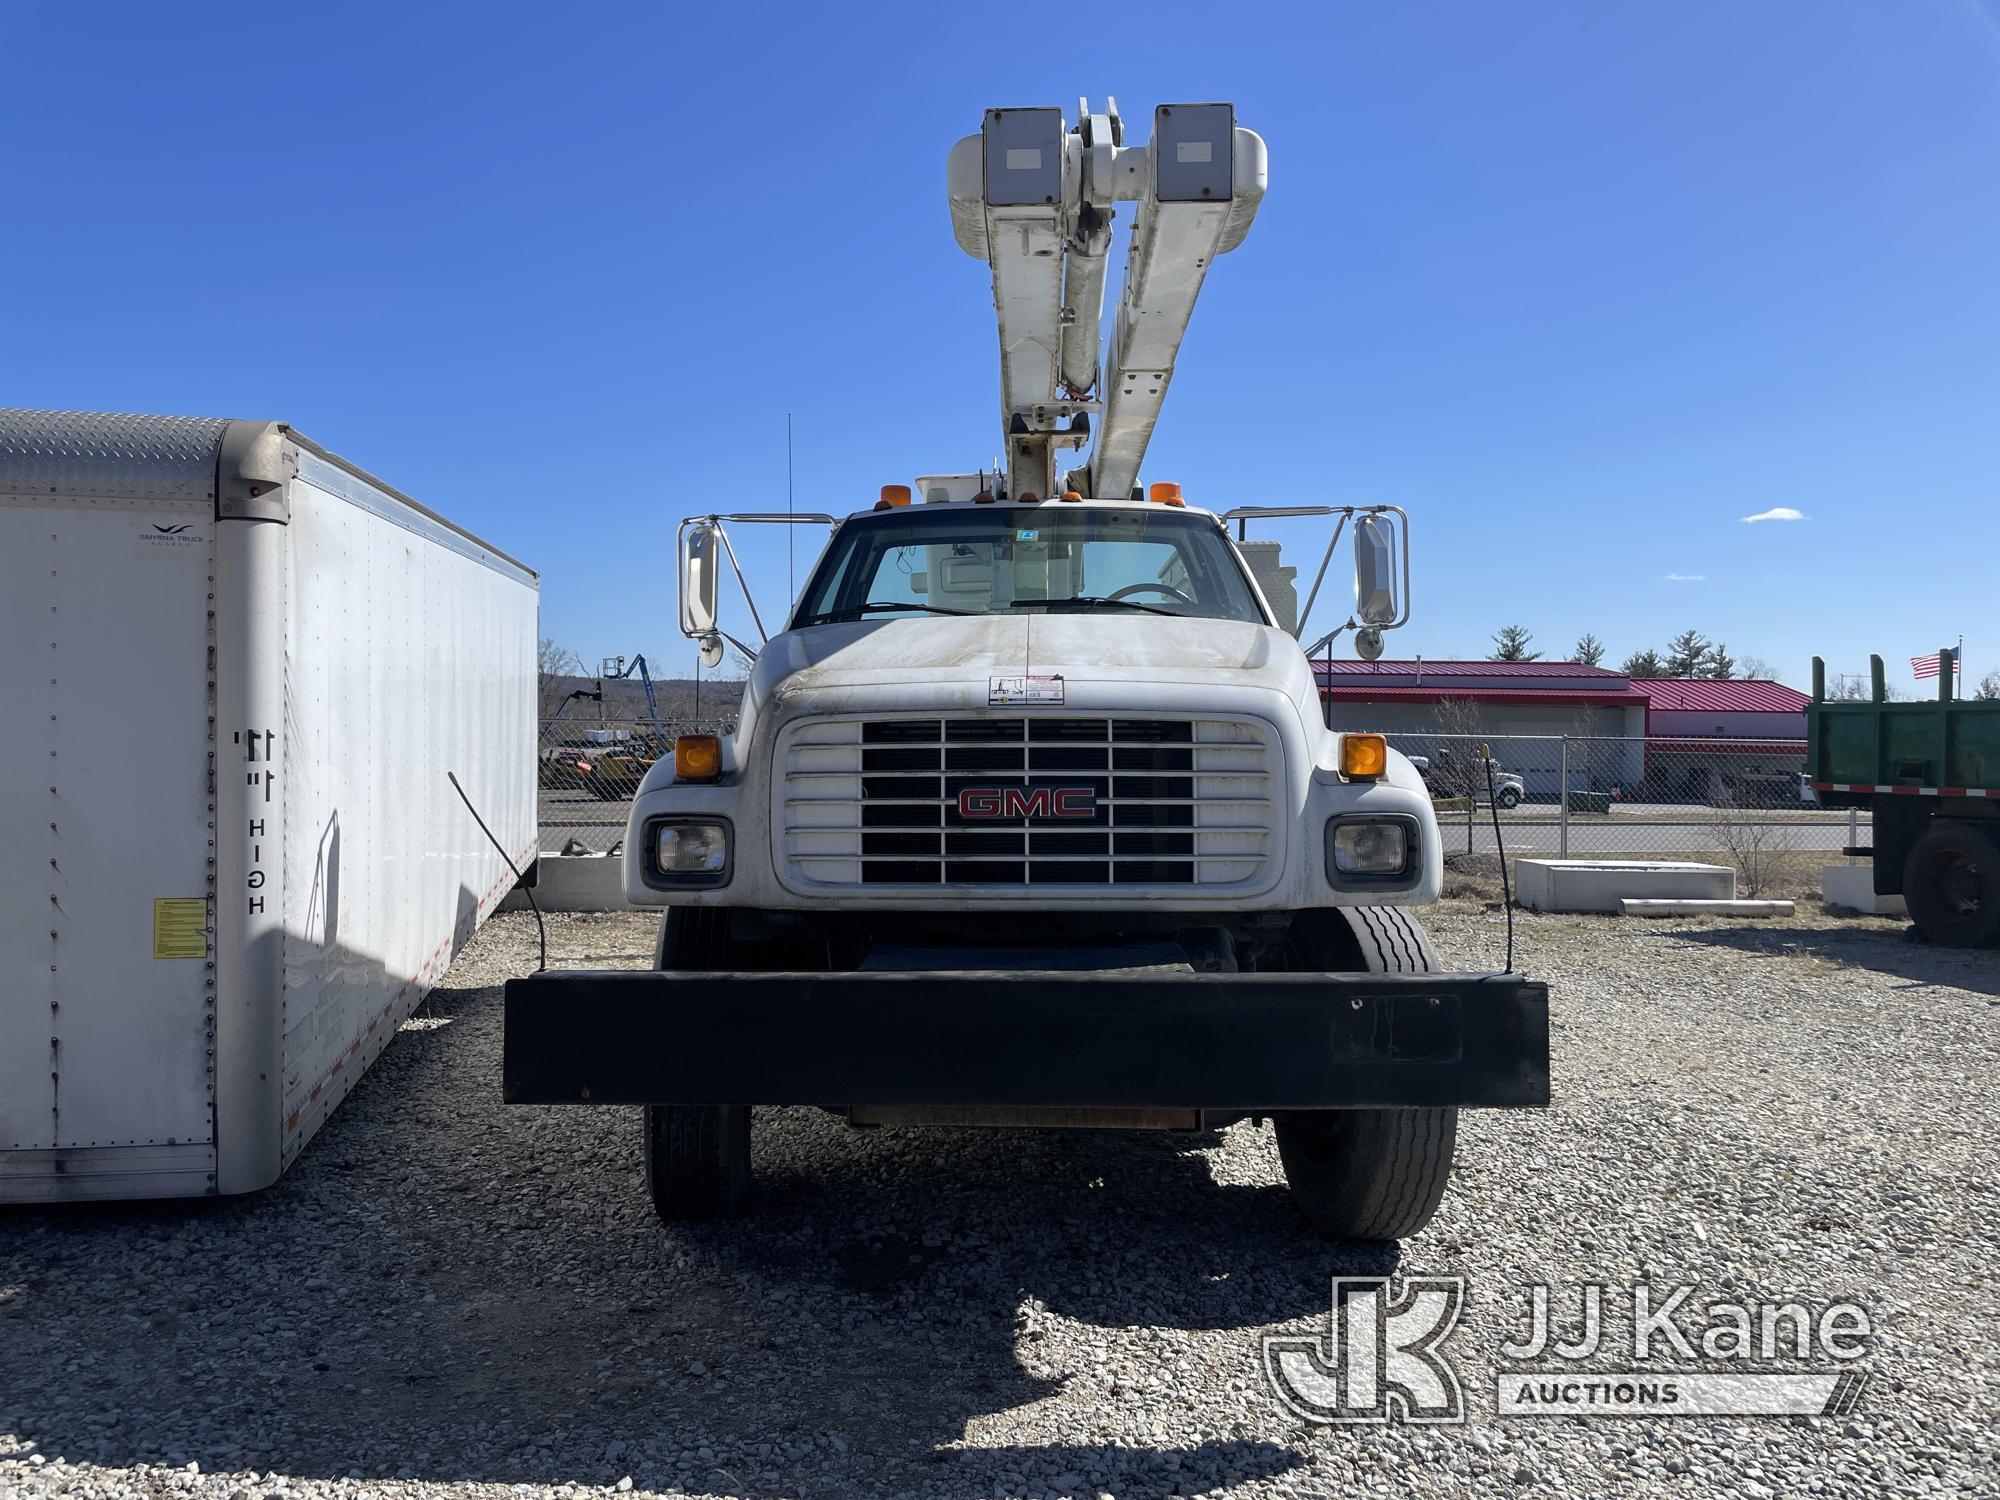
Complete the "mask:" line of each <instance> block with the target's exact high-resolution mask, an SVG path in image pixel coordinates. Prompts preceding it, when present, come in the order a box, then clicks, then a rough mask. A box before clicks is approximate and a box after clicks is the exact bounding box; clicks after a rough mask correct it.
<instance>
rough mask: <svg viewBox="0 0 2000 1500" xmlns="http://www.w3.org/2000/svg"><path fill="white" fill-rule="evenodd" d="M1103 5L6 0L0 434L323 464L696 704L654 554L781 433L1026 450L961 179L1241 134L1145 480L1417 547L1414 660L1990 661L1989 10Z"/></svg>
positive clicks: (1844, 3) (774, 480)
mask: <svg viewBox="0 0 2000 1500" xmlns="http://www.w3.org/2000/svg"><path fill="white" fill-rule="evenodd" d="M1065 14H1066V13H1064V12H1062V11H1060V10H1052V9H1044V10H1041V11H1035V10H1028V11H1022V12H1020V13H1018V15H1015V16H1014V17H1013V19H1011V20H1009V21H1008V22H1007V23H1006V24H1000V23H999V22H998V21H997V20H996V18H995V12H994V11H993V10H992V9H991V8H990V7H979V6H921V7H907V8H904V7H887V6H851V7H850V6H837V7H810V8H803V7H802V8H796V9H793V8H788V7H782V6H781V7H772V6H755V7H753V6H747V5H746V6H717V7H666V6H643V7H641V6H599V5H571V6H563V7H535V8H528V7H506V6H495V7H485V8H480V9H476V10H475V9H473V8H470V7H467V8H463V9H457V10H453V9H446V8H443V7H435V8H433V7H425V6H415V5H405V6H399V7H368V6H362V5H346V6H340V7H328V8H325V9H323V10H319V11H317V12H309V11H308V10H307V8H305V7H285V8H280V7H245V8H242V9H240V10H231V9H228V8H225V7H216V6H202V5H189V6H182V7H160V6H150V5H146V6H142V5H137V4H133V5H128V6H124V7H82V6H75V5H65V4H25V3H19V0H0V47H4V48H5V50H6V51H7V53H8V55H9V58H10V64H11V66H10V67H9V69H8V74H9V79H8V87H7V89H6V90H5V91H4V93H0V129H4V136H5V139H7V140H8V141H9V142H10V151H9V162H8V170H7V185H8V201H9V203H10V206H11V208H12V212H11V213H10V215H9V221H10V223H9V229H10V232H9V233H8V234H7V235H6V236H5V237H4V239H0V285H4V286H5V287H6V289H7V295H5V296H4V297H0V404H7V405H24V406H52V407H73V408H89V409H113V410H138V411H161V412H176V413H193V414H203V415H222V416H257V417H276V418H280V419H282V420H285V421H289V422H291V423H293V424H295V425H296V426H298V427H299V428H301V429H302V430H303V431H305V432H307V433H309V434H311V435H312V436H313V437H315V438H316V439H318V440H319V441H320V442H322V443H325V444H326V445H328V446H329V447H332V448H334V449H336V450H337V451H339V452H341V453H343V454H346V455H347V456H349V457H350V458H352V459H354V460H355V461H356V462H358V463H360V464H362V465H363V466H364V467H366V468H369V469H371V470H373V471H375V472H377V473H379V474H381V475H383V476H384V477H385V478H387V479H389V480H391V481H392V482H394V483H396V484H398V485H400V486H401V487H403V488H405V489H407V490H408V491H410V492H411V493H413V494H415V495H417V496H418V497H419V498H421V499H423V500H425V501H426V502H428V503H430V504H432V505H433V506H435V507H436V508H438V509H440V510H442V511H444V512H445V513H446V514H448V515H450V516H452V517H453V518H454V519H456V520H459V521H461V522H463V523H464V524H466V525H468V526H469V527H471V528H472V529H473V530H475V531H478V532H480V533H482V534H484V535H486V536H488V537H489V538H491V539H492V540H493V541H494V542H496V543H497V544H499V545H501V546H503V547H505V548H506V549H507V550H509V551H511V552H513V553H515V554H516V555H518V556H520V557H522V558H524V559H525V560H527V561H529V562H530V563H531V564H533V565H534V566H536V567H538V568H539V569H540V570H541V571H542V574H543V580H544V582H543V617H544V628H545V632H546V633H547V634H549V635H552V636H554V637H555V638H557V639H558V640H560V641H561V642H563V643H564V644H565V645H567V646H569V647H571V648H572V649H574V650H576V651H577V652H578V653H579V654H580V655H582V656H583V657H585V658H586V659H589V660H594V659H595V658H596V657H598V656H599V655H604V654H611V653H625V654H628V655H629V654H631V653H632V652H634V651H638V650H644V651H646V653H647V654H648V656H649V657H655V658H656V659H658V660H660V661H662V662H664V663H666V664H668V665H669V666H681V667H683V668H685V667H687V666H691V664H692V651H691V649H690V648H688V647H687V645H686V643H684V642H682V641H681V640H680V638H679V636H678V635H677V634H676V632H675V630H674V626H673V618H672V615H673V610H672V595H673V588H672V577H671V570H672V559H671V544H672V537H673V527H674V522H675V521H676V519H677V518H678V517H680V516H681V515H683V514H687V513H692V512H696V511H707V510H711V509H715V508H718V507H720V508H737V509H746V508H767V507H771V506H774V505H775V506H778V507H782V505H783V503H784V496H785V448H784V434H785V418H786V413H787V412H790V413H792V414H793V419H794V424H795V428H796V433H797V453H798V503H799V506H800V508H802V509H807V508H810V509H823V510H830V511H835V512H845V511H847V510H851V509H855V508H858V507H860V506H863V505H865V504H867V503H869V502H870V501H871V500H872V498H873V497H874V495H875V492H876V490H877V487H878V486H879V485H881V484H882V483H885V482H901V481H905V480H907V479H908V478H909V477H910V476H912V475H914V474H916V473H920V472H936V471H949V470H960V469H970V468H973V467H976V466H977V465H979V464H981V463H983V462H989V461H990V460H991V456H992V455H993V453H994V452H995V451H996V449H997V448H998V447H999V446H1000V444H999V427H998V416H997V383H998V360H997V352H996V347H995V340H994V332H993V323H992V313H991V304H990V301H989V298H988V286H987V279H986V274H985V270H984V267H983V266H982V265H981V264H980V263H978V262H975V261H973V260H970V259H968V258H967V257H965V256H964V255H962V254H961V253H960V252H959V251H958V249H957V248H956V246H955V245H954V243H953V241H952V237H951V232H950V227H949V222H948V219H947V216H946V211H945V202H944V183H943V172H944V158H945V152H946V150H947V149H948V148H949V146H950V144H951V142H952V141H953V140H955V139H956V138H957V137H958V136H960V135H962V134H966V133H969V132H971V131H973V130H976V129H977V128H978V124H979V120H980V114H981V111H982V110H983V109H984V108H985V107H986V106H988V105H1022V104H1060V105H1063V106H1064V107H1065V109H1066V110H1073V109H1074V103H1075V100H1076V98H1077V96H1078V95H1080V94H1088V95H1089V96H1090V97H1091V98H1093V99H1101V98H1102V96H1103V95H1105V94H1107V93H1112V94H1115V95H1116V96H1117V98H1118V100H1119V103H1120V106H1121V108H1122V110H1123V112H1124V114H1125V116H1126V119H1127V121H1128V123H1129V124H1130V125H1131V126H1132V127H1133V131H1134V134H1135V135H1138V136H1143V135H1144V134H1146V133H1148V131H1149V129H1150V118H1151V110H1152V107H1153V105H1154V104H1156V103H1161V102H1173V101H1177V100H1204V99H1230V100H1233V101H1235V103H1236V105H1237V108H1238V118H1239V120H1240V122H1241V123H1243V124H1245V125H1248V126H1250V127H1251V128H1253V129H1256V130H1258V131H1259V132H1261V133H1262V134H1263V135H1264V137H1265V139H1266V140H1267V141H1268V142H1269V146H1270V154H1271V187H1270V193H1269V196H1268V197H1267V198H1266V200H1265V204H1264V207H1263V210H1262V213H1261V214H1260V216H1259V220H1258V223H1257V225H1256V228H1255V229H1254V230H1253V232H1252V234H1251V236H1250V239H1249V240H1248V242H1247V243H1246V244H1245V245H1244V246H1243V247H1242V248H1241V249H1240V250H1239V251H1237V252H1235V253H1234V254H1232V255H1231V256H1229V257H1228V258H1227V259H1226V260H1223V261H1221V262H1219V263H1218V265H1217V266H1216V268H1215V271H1214V274H1213V275H1212V276H1211V278H1210V281H1209V286H1208V291H1207V292H1206V294H1205V296H1204V298H1203V301H1202V304H1201V306H1200V308H1199V309H1198V311H1197V313H1196V315H1195V322H1194V326H1193V329H1192V331H1191V334H1190V337H1189V339H1188V342H1187V346H1186V350H1185V353H1184V356H1183V359H1182V364H1181V369H1180V372H1179V374H1178V375H1177V377H1176V380H1175V383H1174V386H1173V390H1172V393H1171V395H1170V396H1169V399H1168V403H1167V408H1166V412H1165V415H1164V418H1163V421H1162V424H1161V428H1160V432H1159V435H1158V437H1157V438H1156V439H1155V442H1154V444H1153V448H1152V451H1151V454H1150V455H1149V458H1148V462H1147V468H1146V477H1147V478H1149V479H1176V480H1179V481H1180V482H1181V484H1182V485H1183V487H1184V488H1185V490H1186V492H1187V493H1188V495H1189V498H1190V499H1191V500H1193V501H1195V503H1198V504H1211V505H1215V506H1217V507H1218V508H1220V507H1224V506H1227V505H1230V504H1237V503H1297V502H1305V501H1316V500H1355V501H1377V500H1380V501H1392V502H1395V503H1398V504H1401V505H1403V506H1405V507H1406V508H1408V509H1409V510H1410V512H1411V513H1412V515H1413V517H1414V520H1415V532H1416V543H1417V550H1416V564H1417V566H1416V589H1415V594H1416V618H1415V620H1414V621H1413V622H1412V624H1411V626H1410V627H1408V628H1407V629H1405V630H1404V631H1402V632H1400V633H1399V635H1397V636H1394V637H1392V638H1391V646H1390V651H1391V653H1392V654H1396V655H1408V654H1411V653H1413V652H1421V653H1422V654H1424V655H1426V656H1429V657H1434V658H1435V657H1442V656H1450V655H1461V654H1469V655H1479V654H1483V653H1484V651H1485V650H1486V648H1487V638H1488V636H1489V635H1490V634H1491V632H1492V631H1493V630H1494V629H1496V628H1497V627H1498V626H1500V625H1502V624H1505V623H1509V622H1516V621H1518V622H1519V623H1521V624H1523V625H1526V626H1527V627H1528V628H1529V629H1531V630H1532V631H1534V632H1535V636H1536V644H1537V645H1540V646H1544V647H1548V648H1551V654H1558V655H1559V654H1566V653H1567V651H1568V648H1569V646H1570V644H1571V643H1572V642H1573V641H1574V640H1575V639H1576V637H1577V636H1578V635H1579V634H1581V633H1582V632H1584V631H1586V630H1588V631H1594V632H1595V633H1596V634H1597V635H1598V636H1600V637H1601V638H1602V639H1603V640H1604V641H1606V642H1607V643H1608V645H1609V646H1610V648H1611V651H1612V653H1613V660H1614V661H1615V660H1616V659H1617V658H1619V657H1621V656H1622V655H1623V654H1624V653H1626V652H1628V651H1630V650H1632V649H1634V648H1636V647H1639V646H1644V645H1659V644H1663V643H1664V641H1665V640H1666V638H1667V637H1668V636H1670V635H1671V634H1673V633H1674V632H1676V631H1678V630H1680V629H1683V628H1685V627H1688V626H1695V627H1697V628H1699V629H1701V630H1702V631H1703V632H1704V633H1706V634H1709V635H1711V636H1720V637H1722V638H1723V639H1725V640H1727V641H1728V643H1729V645H1730V647H1731V649H1732V650H1733V651H1734V652H1735V653H1736V654H1738V655H1739V656H1740V655H1746V654H1752V653H1754V654H1756V655H1758V656H1760V657H1762V658H1764V659H1765V660H1767V661H1769V662H1770V663H1772V664H1773V665H1774V666H1775V667H1776V668H1777V669H1778V671H1779V673H1780V675H1782V676H1784V677H1786V678H1788V679H1790V680H1792V681H1794V682H1801V683H1802V682H1803V680H1804V677H1805V673H1806V664H1807V661H1808V659H1809V657H1810V656H1811V655H1812V654H1813V653H1814V652H1816V651H1817V652H1820V653H1822V654H1824V655H1826V656H1827V657H1828V658H1829V661H1830V663H1831V665H1832V666H1833V667H1834V669H1836V670H1839V669H1842V668H1845V669H1849V670H1852V669H1857V668H1859V667H1861V666H1862V665H1863V664H1864V663H1865V661H1866V654H1867V653H1868V652H1869V651H1871V650H1875V651H1880V652H1881V653H1882V654H1883V655H1884V656H1885V657H1888V658H1889V659H1890V660H1891V661H1892V663H1896V664H1897V665H1898V666H1899V667H1903V668H1906V665H1907V662H1906V659H1907V658H1908V657H1909V656H1910V655H1911V654H1913V653H1915V652H1917V651H1921V650H1925V649H1928V648H1930V647H1933V646H1935V645H1936V644H1938V643H1940V642H1947V641H1949V640H1951V639H1952V638H1953V637H1954V636H1955V635H1956V634H1957V633H1958V632H1961V631H1962V632H1964V633H1965V635H1966V637H1967V659H1968V667H1969V669H1970V672H1971V673H1972V675H1973V676H1975V677H1976V676H1977V675H1979V674H1980V673H1983V672H1985V671H1989V670H1994V669H1996V668H2000V608H1996V607H1995V605H1994V602H1993V595H1992V591H1991V583H1990V577H1991V573H1992V559H1993V557H1994V556H1995V555H1996V551H2000V504H1996V498H2000V496H1996V490H2000V193H1996V192H1995V190H1994V188H1995V180H1996V176H1995V174H1996V167H2000V24H1996V19H2000V17H1996V11H1995V9H1994V8H1993V7H1992V6H1990V5H1988V4H1982V3H1980V0H1893V3H1891V0H1759V3H1756V4H1749V5H1745V4H1742V3H1740V0H1672V3H1666V0H1657V3H1651V4H1629V5H1625V4H1621V5H1605V4H1601V3H1597V0H1562V3H1557V0H1516V3H1510V4H1506V5H1500V4H1489V3H1478V0H1464V3H1443V0H1437V3H1423V0H1414V3H1408V4H1399V5H1393V6H1391V5H1377V4H1362V3H1359V0H1347V3H1334V4H1325V5H1314V6H1306V7H1299V8H1295V9H1287V8H1284V7H1279V6H1266V7H1258V8H1256V9H1255V10H1254V11H1245V10H1237V11H1234V12H1232V11H1230V10H1229V9H1227V8H1221V9H1218V8H1217V7H1215V6H1213V5H1205V6H1186V7H1182V6H1177V5H1172V4H1153V5H1148V6H1145V7H1143V8H1133V9H1128V10H1126V11H1104V10H1101V9H1100V10H1098V11H1094V12H1076V13H1074V17H1073V18H1071V19H1064V17H1065ZM1092 15H1094V16H1096V17H1097V18H1098V19H1097V20H1096V22H1095V23H1092V22H1091V21H1090V20H1089V19H1088V17H1089V16H1092ZM1037 16H1040V17H1041V18H1042V21H1041V22H1040V23H1037V22H1036V21H1035V19H1034V18H1035V17H1037ZM1035 24H1041V25H1044V26H1045V28H1046V29H1045V30H1043V31H1039V32H1038V31H1034V30H1030V29H1029V28H1030V27H1031V26H1032V25H1035ZM1125 223H1129V217H1126V216H1121V226H1122V225H1123V224H1125ZM1121 253H1122V252H1121ZM1780 506H1782V507H1791V508H1793V509H1796V510H1798V511H1801V512H1802V513H1803V514H1804V515H1805V516H1806V518H1807V519H1805V520H1802V521H1796V522H1783V521H1774V522H1765V523H1760V524H1756V525H1746V524H1744V523H1743V521H1742V520H1741V519H1740V518H1741V517H1743V516H1747V515H1752V514H1756V513H1759V512H1763V511H1766V510H1769V509H1771V508H1773V507H1780ZM810 550H811V548H810V547H802V548H801V552H800V561H799V567H800V569H801V570H803V567H804V564H805V560H806V556H807V554H808V553H809V552H810ZM1294 560H1298V559H1294ZM752 568H753V572H754V573H755V575H756V576H757V579H758V581H759V582H760V583H761V584H762V585H763V587H762V589H761V592H762V593H763V595H764V596H765V597H766V598H768V599H772V600H775V599H776V597H777V596H778V595H781V594H782V593H783V591H784V586H785V570H786V562H785V557H784V549H783V545H782V543H776V542H767V543H759V544H758V545H757V546H756V547H755V549H754V552H753V555H752ZM1669 574H1681V575H1690V576H1689V577H1687V578H1684V579H1682V580H1678V581H1676V580H1671V579H1669V577H1668V576H1667V575H1669ZM1692 575H1699V577H1698V578H1695V577H1693V576H1692ZM768 612H770V611H769V610H768V609H767V613H768ZM739 618H740V616H739Z"/></svg>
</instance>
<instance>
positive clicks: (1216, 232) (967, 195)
mask: <svg viewBox="0 0 2000 1500" xmlns="http://www.w3.org/2000/svg"><path fill="white" fill-rule="evenodd" d="M1079 103H1080V107H1079V110H1078V120H1077V123H1076V125H1075V126H1074V127H1073V128H1070V127H1066V126H1065V125H1064V122H1063V118H1062V112H1061V111H1060V110H1059V109H995V110H988V111H987V113H986V121H985V125H984V128H983V129H982V130H981V132H980V133H979V134H978V135H976V136H968V137H966V138H965V139H964V140H962V141H960V142H959V143H958V144H957V145H956V146H955V147H953V149H952V152H951V158H950V163H949V169H948V176H949V184H950V199H951V211H952V228H953V231H954V233H955V234H956V236H957V239H958V243H959V246H960V248H961V249H963V250H964V251H965V252H966V253H967V254H969V255H973V256H976V257H978V258H980V259H982V260H985V261H986V262H987V263H988V265H989V266H990V267H991V269H992V275H993V306H994V313H995V315H996V317H997V319H998V323H999V332H1000V402H1001V423H1002V431H1003V433H1004V435H1005V438H1006V442H1007V460H1006V489H1007V492H1008V493H1009V494H1011V495H1014V496H1017V497H1024V496H1027V495H1034V496H1037V497H1047V496H1049V495H1052V494H1054V493H1056V492H1057V490H1058V485H1059V483H1060V487H1061V488H1062V489H1068V490H1075V491H1078V492H1080V493H1083V494H1087V495H1093V496H1107V497H1114V498H1115V497H1122V496H1123V495H1124V494H1125V493H1126V492H1127V491H1128V490H1130V489H1131V488H1132V486H1133V485H1134V484H1136V483H1137V481H1138V476H1139V466H1140V464H1141V462H1142V461H1143V459H1144V457H1145V452H1146V445H1147V443H1148V441H1149V440H1150V439H1151V437H1152V432H1153V425H1154V423H1155V421H1156V420H1157V419H1158V417H1159V412H1160V406H1161V403H1162V402H1163V401H1164V400H1165V398H1166V392H1167V386H1168V384H1169V383H1170V382H1171V381H1172V379H1173V373H1174V366H1175V362H1176V360H1177V359H1178V357H1179V354H1180V346H1181V340H1182V338H1183V336H1184V335H1185V334H1186V332H1187V325H1188V320H1189V319H1190V318H1191V317H1192V316H1193V314H1194V304H1195V300H1196V299H1197V298H1198V297H1199V296H1200V295H1201V287H1202V282H1203V279H1204V278H1205V276H1206V275H1207V271H1208V266H1209V263H1210V262H1211V261H1213V260H1214V258H1215V257H1216V256H1217V255H1221V254H1224V253H1226V252H1228V251H1230V250H1233V249H1235V248H1236V246H1237V245H1239V244H1241V243H1242V242H1243V238H1244V236H1245V235H1246V234H1248V233H1249V229H1250V223H1251V220H1252V219H1253V218H1254V217H1255V215H1256V212H1257V206H1258V204H1259V203H1260V202H1261V201H1262V200H1263V196H1264V187H1265V181H1266V175H1267V174H1266V159H1265V150H1264V142H1263V140H1262V139H1261V138H1260V137H1259V136H1257V134H1256V133H1255V132H1253V131H1249V130H1243V129H1240V128H1239V127H1238V126H1237V125H1236V116H1235V109H1234V106H1232V105H1228V104H1172V105H1162V106H1161V107H1160V108H1159V109H1158V110H1156V111H1155V112H1154V123H1153V140H1152V142H1151V143H1150V145H1147V146H1127V145H1125V144H1124V126H1123V122H1122V121H1121V120H1120V118H1119V115H1118V106H1117V101H1115V100H1112V101H1108V103H1107V107H1106V109H1105V111H1104V112H1103V113H1101V114H1091V113H1089V112H1088V108H1087V106H1083V105H1082V104H1081V101H1079ZM1121 201H1122V202H1130V203H1134V204H1136V205H1137V206H1136V208H1135V210H1134V219H1133V228H1132V235H1131V242H1130V247H1129V250H1128V252H1127V256H1126V264H1125V279H1124V285H1123V287H1122V289H1121V291H1120V294H1119V299H1118V313H1117V319H1116V322H1115V324H1114V325H1113V330H1112V336H1111V349H1110V355H1109V358H1108V360H1104V361H1100V347H1101V345H1102V326H1103V302H1104V289H1105V284H1106V280H1107V268H1108V261H1109V256H1110V249H1111V228H1112V222H1113V219H1114V217H1115V210H1114V207H1113V205H1114V204H1116V203H1118V202H1121ZM1093 419H1095V420H1096V423H1097V426H1096V430H1095V433H1094V434H1093V431H1092V422H1093ZM1093 436H1094V437H1095V446H1094V447H1093V448H1092V449H1091V451H1090V453H1089V455H1088V457H1087V458H1086V459H1085V461H1084V462H1083V463H1081V464H1080V465H1078V466H1077V467H1075V468H1072V469H1070V470H1068V471H1067V473H1063V474H1061V475H1060V479H1059V467H1058V464H1057V454H1058V453H1059V452H1061V451H1063V450H1068V449H1079V448H1083V447H1085V446H1086V445H1088V444H1090V443H1091V440H1092V438H1093Z"/></svg>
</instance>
